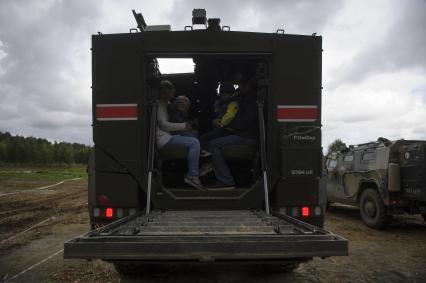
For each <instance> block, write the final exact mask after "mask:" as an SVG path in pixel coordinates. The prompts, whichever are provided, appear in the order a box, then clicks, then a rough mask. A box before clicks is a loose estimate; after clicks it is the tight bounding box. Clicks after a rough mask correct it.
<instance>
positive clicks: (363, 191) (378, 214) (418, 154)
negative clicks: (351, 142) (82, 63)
mask: <svg viewBox="0 0 426 283" xmlns="http://www.w3.org/2000/svg"><path fill="white" fill-rule="evenodd" d="M326 169H327V200H328V202H329V203H332V202H338V203H344V204H349V205H356V206H359V208H360V211H361V217H362V220H363V221H364V223H365V224H366V225H367V226H369V227H372V228H376V229H381V228H384V227H385V226H386V224H388V223H389V222H390V221H391V219H392V215H394V214H403V213H409V214H422V215H423V218H425V220H426V141H416V140H396V141H389V140H387V139H385V138H379V139H378V140H377V141H376V142H370V143H364V144H359V145H357V146H349V148H346V149H343V150H341V151H336V152H331V153H329V154H328V156H327V158H326Z"/></svg>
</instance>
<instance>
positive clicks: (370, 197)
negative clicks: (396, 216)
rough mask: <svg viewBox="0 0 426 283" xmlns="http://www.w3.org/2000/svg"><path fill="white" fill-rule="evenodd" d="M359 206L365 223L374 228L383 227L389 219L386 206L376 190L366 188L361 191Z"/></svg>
mask: <svg viewBox="0 0 426 283" xmlns="http://www.w3.org/2000/svg"><path fill="white" fill-rule="evenodd" d="M359 208H360V211H361V218H362V220H363V221H364V223H365V225H367V226H368V227H371V228H374V229H383V228H385V227H386V225H387V224H388V223H389V221H390V219H391V218H390V216H389V215H386V208H385V205H384V204H383V201H382V199H381V198H380V196H379V193H378V192H377V190H375V189H372V188H368V189H366V190H365V191H363V192H362V195H361V198H360V201H359Z"/></svg>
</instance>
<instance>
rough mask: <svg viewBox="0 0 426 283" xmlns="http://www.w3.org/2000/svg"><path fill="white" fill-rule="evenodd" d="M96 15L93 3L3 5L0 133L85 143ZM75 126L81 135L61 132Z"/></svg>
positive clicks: (0, 22)
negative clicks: (70, 116) (43, 130)
mask: <svg viewBox="0 0 426 283" xmlns="http://www.w3.org/2000/svg"><path fill="white" fill-rule="evenodd" d="M99 17H100V8H99V7H97V6H96V3H95V2H87V1H63V2H62V1H30V2H24V1H2V3H1V7H0V41H1V42H2V43H3V44H2V46H0V49H1V50H2V52H3V54H4V55H3V58H2V59H1V65H2V68H1V69H2V71H3V72H2V74H1V75H0V91H1V98H2V103H1V105H0V112H1V113H2V114H1V116H2V119H1V121H0V129H1V130H10V131H12V132H18V133H23V134H27V135H35V133H36V132H39V131H38V130H40V129H48V130H49V131H48V132H44V135H43V136H46V135H47V136H48V137H49V138H51V139H58V140H70V141H73V140H77V141H80V142H85V143H90V140H91V138H90V135H89V132H90V120H91V118H90V109H91V108H90V88H89V87H90V51H89V49H90V33H91V31H92V30H93V26H96V23H97V21H98V18H99ZM13 111H15V113H13V114H12V112H13ZM69 113H73V119H67V117H68V116H69V115H70V114H69ZM8 114H10V115H9V116H8ZM5 116H6V117H5ZM17 116H18V117H20V119H16V118H17ZM81 120H83V121H85V123H82V122H81ZM11 121H12V122H11ZM75 121H80V122H79V123H77V124H76V122H75ZM76 126H78V127H79V129H80V131H81V133H84V135H83V134H82V135H80V136H71V135H70V134H68V133H65V134H64V131H63V129H64V128H69V127H76Z"/></svg>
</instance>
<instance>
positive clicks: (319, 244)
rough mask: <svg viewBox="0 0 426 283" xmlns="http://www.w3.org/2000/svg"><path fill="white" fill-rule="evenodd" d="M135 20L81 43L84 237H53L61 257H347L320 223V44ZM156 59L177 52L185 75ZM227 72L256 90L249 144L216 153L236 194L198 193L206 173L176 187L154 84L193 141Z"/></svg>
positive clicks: (175, 166)
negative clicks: (183, 110) (176, 103)
mask: <svg viewBox="0 0 426 283" xmlns="http://www.w3.org/2000/svg"><path fill="white" fill-rule="evenodd" d="M134 15H135V17H136V20H137V23H138V27H139V29H140V31H137V30H134V29H132V30H130V33H123V34H101V33H100V34H97V35H93V36H92V74H93V77H92V81H93V86H92V95H93V96H92V101H93V141H94V156H93V158H92V160H91V162H90V164H89V213H90V221H91V223H92V228H93V230H92V231H91V232H89V233H87V234H85V235H83V236H80V237H78V238H75V239H73V240H71V241H69V242H67V243H65V247H64V256H65V258H83V259H94V258H100V259H103V260H107V261H111V262H114V263H115V264H116V265H117V267H119V270H122V269H121V267H123V265H126V264H128V263H129V262H131V263H132V264H134V263H142V264H146V263H170V262H172V263H176V262H184V263H189V262H209V263H211V262H233V261H234V262H245V263H271V264H282V263H289V262H291V263H297V262H302V261H306V260H309V259H312V258H313V257H328V256H334V255H346V254H347V252H348V247H347V241H346V240H345V239H343V238H341V237H339V236H337V235H334V234H333V233H331V232H329V231H326V230H324V229H322V227H323V221H324V210H325V200H326V198H325V187H324V186H321V184H322V180H323V178H322V171H323V170H322V148H321V57H322V47H321V44H322V43H321V42H322V39H321V37H319V36H315V35H290V34H284V31H283V30H279V31H277V32H276V33H255V32H237V31H231V30H230V28H229V27H227V26H223V27H221V26H220V20H219V19H209V20H208V21H207V18H206V14H205V10H200V9H196V10H194V12H193V19H192V23H193V25H190V26H187V27H185V29H184V30H181V31H171V29H170V26H167V25H165V26H148V25H146V23H145V21H144V19H143V17H142V15H141V14H137V13H135V12H134ZM195 25H198V27H200V26H201V27H202V28H201V29H200V28H197V29H196V28H194V26H195ZM164 58H189V59H191V60H192V61H193V63H194V65H195V68H194V71H193V72H189V73H188V72H186V73H177V74H176V73H175V74H166V73H161V71H160V68H159V65H158V62H159V61H160V60H161V59H164ZM239 73H245V74H247V73H249V74H252V78H253V79H254V82H255V85H256V88H255V90H256V96H255V97H256V100H255V110H256V116H255V117H257V118H256V121H255V122H254V123H253V124H252V127H253V128H258V129H259V131H258V137H257V139H258V140H259V144H258V145H257V146H255V145H232V144H230V145H228V146H224V147H223V148H222V156H223V158H224V159H225V161H226V163H227V164H228V166H229V168H230V171H231V172H232V175H233V176H234V178H235V181H236V188H233V189H217V188H211V187H210V181H211V180H209V178H208V176H206V177H205V178H204V179H203V177H202V182H203V184H204V185H205V188H204V190H199V189H195V188H193V187H191V186H188V185H187V184H186V183H185V182H184V175H185V172H186V168H187V159H188V149H187V148H186V147H182V146H173V145H167V144H166V145H165V146H163V147H161V148H158V146H157V145H156V142H155V136H156V126H158V125H156V121H157V118H158V116H157V109H158V108H157V104H158V100H157V98H158V92H159V91H158V85H159V83H160V82H161V81H162V80H169V81H170V82H172V84H173V85H174V87H175V92H176V94H177V95H179V94H185V95H186V96H187V97H188V98H189V99H190V102H191V107H190V113H189V115H191V116H192V117H193V118H196V119H197V120H198V121H199V123H198V131H199V132H200V134H203V133H206V132H209V131H211V129H212V123H211V119H212V117H213V116H214V109H213V105H214V102H215V99H217V96H218V92H217V88H218V83H219V82H231V83H233V84H237V83H238V82H237V81H236V80H235V78H236V77H237V74H239ZM256 101H257V102H256ZM237 115H238V112H237ZM105 225H106V226H105Z"/></svg>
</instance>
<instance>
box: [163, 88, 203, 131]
mask: <svg viewBox="0 0 426 283" xmlns="http://www.w3.org/2000/svg"><path fill="white" fill-rule="evenodd" d="M190 106H191V102H190V100H189V98H188V97H186V96H184V95H179V96H178V97H176V98H175V101H174V102H173V103H172V104H169V105H168V107H167V112H168V113H169V121H170V122H172V123H190V124H191V127H192V128H197V127H196V124H197V123H196V121H195V120H194V121H190V119H189V115H188V111H189V108H190ZM174 134H175V135H181V136H186V137H194V138H197V137H198V131H197V130H195V129H193V130H189V131H176V132H175V133H174Z"/></svg>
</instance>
